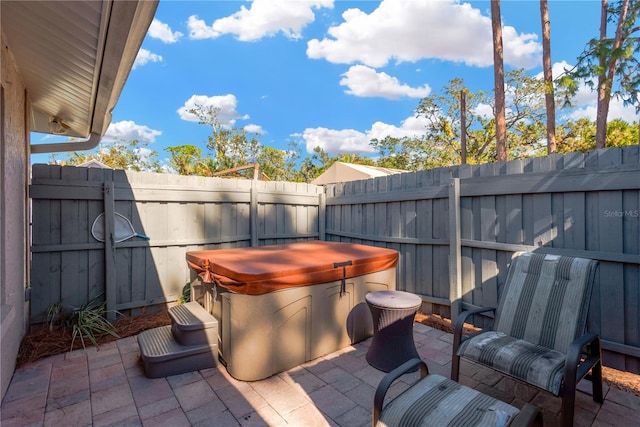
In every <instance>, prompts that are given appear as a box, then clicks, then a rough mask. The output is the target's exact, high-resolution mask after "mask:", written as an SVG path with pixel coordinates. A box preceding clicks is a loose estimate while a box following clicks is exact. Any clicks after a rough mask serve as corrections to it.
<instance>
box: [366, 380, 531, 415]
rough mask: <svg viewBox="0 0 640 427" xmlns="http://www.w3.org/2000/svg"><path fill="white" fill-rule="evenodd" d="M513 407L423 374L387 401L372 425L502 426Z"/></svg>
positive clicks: (511, 412) (513, 409)
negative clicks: (376, 422) (414, 382)
mask: <svg viewBox="0 0 640 427" xmlns="http://www.w3.org/2000/svg"><path fill="white" fill-rule="evenodd" d="M518 413H519V410H518V409H517V408H514V407H513V406H511V405H508V404H506V403H504V402H502V401H500V400H497V399H494V398H493V397H490V396H487V395H485V394H482V393H480V392H479V391H476V390H474V389H472V388H469V387H466V386H464V385H462V384H459V383H457V382H454V381H451V380H449V379H447V378H444V377H442V376H440V375H427V376H426V377H424V378H422V379H421V380H420V381H418V382H417V383H416V384H414V385H413V386H412V387H410V388H409V389H407V390H406V391H405V392H403V393H402V394H400V395H399V396H398V397H396V398H395V399H394V400H392V401H391V402H389V403H388V404H387V406H385V407H384V409H383V410H382V414H381V416H380V420H379V421H378V424H377V425H376V426H378V427H391V426H397V427H400V426H406V427H418V426H438V427H441V426H461V427H462V426H464V427H467V426H506V425H508V424H509V423H510V422H511V420H512V419H513V418H514V417H515V416H516V415H517V414H518Z"/></svg>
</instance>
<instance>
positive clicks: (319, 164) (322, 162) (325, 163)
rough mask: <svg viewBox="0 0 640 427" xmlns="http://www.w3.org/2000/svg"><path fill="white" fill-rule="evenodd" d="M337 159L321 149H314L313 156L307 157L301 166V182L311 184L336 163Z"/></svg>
mask: <svg viewBox="0 0 640 427" xmlns="http://www.w3.org/2000/svg"><path fill="white" fill-rule="evenodd" d="M336 160H337V158H335V157H331V156H330V155H329V153H327V152H326V151H324V150H323V149H322V148H320V147H316V148H314V149H313V154H312V155H311V156H310V157H306V158H305V159H304V161H303V162H302V164H301V165H300V172H299V174H300V175H299V180H300V181H302V182H311V181H313V180H314V179H315V178H317V177H319V176H320V175H322V173H323V172H324V171H326V170H327V169H329V167H330V166H331V165H332V164H334V163H335V162H336Z"/></svg>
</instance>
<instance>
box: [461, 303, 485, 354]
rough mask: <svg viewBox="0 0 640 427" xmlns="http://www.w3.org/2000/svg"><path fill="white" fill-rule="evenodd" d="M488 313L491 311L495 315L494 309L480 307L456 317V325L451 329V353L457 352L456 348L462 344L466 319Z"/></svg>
mask: <svg viewBox="0 0 640 427" xmlns="http://www.w3.org/2000/svg"><path fill="white" fill-rule="evenodd" d="M489 311H493V312H494V313H495V311H496V308H495V307H480V308H476V309H473V310H467V311H463V312H462V313H460V315H459V316H458V320H456V323H455V325H454V329H453V352H454V353H455V352H457V351H458V347H460V344H461V343H462V331H463V329H464V324H465V322H466V321H467V318H468V317H469V316H472V315H474V314H480V313H486V312H489Z"/></svg>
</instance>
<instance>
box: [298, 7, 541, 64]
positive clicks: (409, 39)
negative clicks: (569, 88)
mask: <svg viewBox="0 0 640 427" xmlns="http://www.w3.org/2000/svg"><path fill="white" fill-rule="evenodd" d="M342 17H343V18H344V22H343V23H341V24H339V25H336V26H333V27H331V28H329V30H328V33H329V38H324V39H322V40H318V39H313V40H310V41H309V42H308V43H307V56H309V57H310V58H315V59H326V60H327V61H329V62H333V63H353V62H361V63H363V64H365V65H369V66H371V67H381V66H384V65H385V64H387V63H388V62H389V61H391V60H392V59H395V60H396V61H398V62H415V61H418V60H420V59H425V58H435V59H441V60H445V61H452V62H459V63H465V64H467V65H472V66H481V67H486V66H490V65H492V64H493V41H492V36H491V34H492V32H491V19H490V18H489V17H487V16H483V15H482V13H481V12H480V10H478V9H474V8H473V7H471V5H469V4H467V3H464V4H461V3H459V2H458V1H457V0H446V1H411V0H383V1H382V2H381V3H380V5H379V6H378V8H377V9H376V10H374V11H373V12H371V13H370V14H366V13H365V12H363V11H361V10H360V9H355V8H354V9H348V10H346V11H345V12H344V13H343V14H342ZM503 45H504V59H505V63H506V64H509V65H512V66H514V67H521V68H531V67H533V66H536V65H538V64H539V63H540V56H541V52H542V47H541V46H540V44H539V43H537V42H536V36H535V35H533V34H518V33H517V31H516V30H515V29H514V28H513V27H509V26H504V27H503Z"/></svg>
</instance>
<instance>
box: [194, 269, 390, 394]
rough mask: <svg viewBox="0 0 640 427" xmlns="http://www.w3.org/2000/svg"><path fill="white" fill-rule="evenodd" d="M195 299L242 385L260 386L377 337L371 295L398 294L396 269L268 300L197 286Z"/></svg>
mask: <svg viewBox="0 0 640 427" xmlns="http://www.w3.org/2000/svg"><path fill="white" fill-rule="evenodd" d="M192 288H193V291H192V297H193V298H195V299H196V300H198V301H199V302H200V303H201V304H202V305H203V306H204V307H205V308H206V309H207V310H208V311H209V312H210V313H212V314H213V315H214V316H215V317H216V318H217V319H218V320H219V322H220V344H219V349H220V353H221V358H222V360H223V363H225V364H226V365H227V370H228V371H229V373H230V374H231V375H232V376H233V377H235V378H236V379H239V380H243V381H255V380H260V379H263V378H267V377H269V376H271V375H273V374H275V373H278V372H282V371H285V370H287V369H291V368H293V367H295V366H298V365H300V364H302V363H305V362H307V361H309V360H313V359H315V358H318V357H321V356H323V355H325V354H328V353H332V352H334V351H337V350H339V349H341V348H344V347H347V346H349V345H351V344H354V343H356V342H359V341H362V340H364V339H366V338H368V337H370V336H371V335H372V334H373V323H372V321H371V314H370V312H369V308H368V306H367V304H366V302H365V298H364V297H365V295H366V294H367V293H368V292H374V291H380V290H394V289H396V269H395V267H394V268H389V269H387V270H383V271H379V272H376V273H370V274H366V275H362V276H356V277H352V278H348V279H346V280H345V284H344V286H343V285H342V281H341V280H338V281H333V282H328V283H320V284H315V285H309V286H301V287H296V288H287V289H283V290H279V291H275V292H271V293H267V294H262V295H245V294H237V293H231V292H227V291H225V290H222V291H220V290H218V293H217V294H216V291H215V290H214V289H213V287H212V286H211V285H210V284H204V285H202V284H201V283H200V282H199V281H198V280H196V281H194V283H193V286H192Z"/></svg>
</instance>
